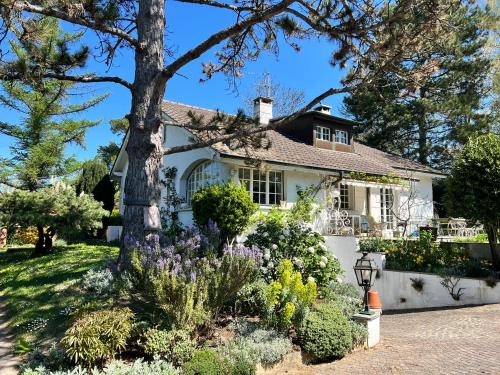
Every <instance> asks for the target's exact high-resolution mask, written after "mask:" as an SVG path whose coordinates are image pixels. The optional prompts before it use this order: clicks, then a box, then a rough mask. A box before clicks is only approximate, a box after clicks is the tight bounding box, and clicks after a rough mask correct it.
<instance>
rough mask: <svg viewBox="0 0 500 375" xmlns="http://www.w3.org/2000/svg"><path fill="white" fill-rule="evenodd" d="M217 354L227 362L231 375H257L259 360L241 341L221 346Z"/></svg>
mask: <svg viewBox="0 0 500 375" xmlns="http://www.w3.org/2000/svg"><path fill="white" fill-rule="evenodd" d="M217 352H218V353H219V354H220V355H221V356H222V357H223V358H224V359H225V360H226V362H227V365H228V368H229V371H228V372H229V373H230V374H231V375H255V373H256V372H257V366H256V363H257V359H256V358H255V353H253V352H251V351H250V350H249V348H248V347H247V346H246V345H244V343H241V342H239V341H231V342H229V343H227V344H226V345H222V346H219V347H218V348H217Z"/></svg>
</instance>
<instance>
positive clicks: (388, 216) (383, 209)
mask: <svg viewBox="0 0 500 375" xmlns="http://www.w3.org/2000/svg"><path fill="white" fill-rule="evenodd" d="M393 204H394V196H393V194H392V190H391V189H387V188H381V189H380V218H381V220H382V223H386V224H387V229H392V228H394V216H393V214H392V206H393Z"/></svg>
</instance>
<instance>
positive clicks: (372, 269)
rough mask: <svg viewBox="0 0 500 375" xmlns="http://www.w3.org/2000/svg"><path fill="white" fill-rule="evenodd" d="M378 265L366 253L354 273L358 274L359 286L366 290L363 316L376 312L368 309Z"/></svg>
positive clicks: (355, 267)
mask: <svg viewBox="0 0 500 375" xmlns="http://www.w3.org/2000/svg"><path fill="white" fill-rule="evenodd" d="M377 270H378V268H377V265H376V264H375V261H374V260H373V259H372V258H369V257H368V253H367V252H364V253H363V256H362V257H361V258H359V259H358V260H357V261H356V265H355V266H354V273H355V274H356V279H357V281H358V285H359V286H360V287H362V288H363V289H364V290H365V298H364V303H365V310H364V311H362V312H361V314H366V315H373V314H374V312H373V311H371V310H370V308H369V307H368V290H369V289H370V287H371V286H372V285H373V283H374V282H375V276H376V275H377Z"/></svg>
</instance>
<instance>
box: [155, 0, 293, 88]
mask: <svg viewBox="0 0 500 375" xmlns="http://www.w3.org/2000/svg"><path fill="white" fill-rule="evenodd" d="M201 1H207V0H201ZM295 1H296V0H283V1H281V2H280V3H278V4H276V5H273V6H271V7H268V8H266V9H265V10H263V11H258V12H256V13H255V14H254V15H253V16H251V17H248V18H246V19H245V20H243V21H242V22H239V23H236V24H234V25H232V26H230V27H228V28H226V29H224V30H221V31H219V32H217V33H215V34H213V35H212V36H210V37H208V38H207V39H206V40H205V41H204V42H202V43H200V44H199V45H197V46H196V47H194V48H193V49H191V50H189V51H188V52H186V53H185V54H184V55H182V56H180V57H179V58H178V59H177V60H175V61H173V62H172V63H171V64H170V65H168V66H167V67H166V68H165V69H164V70H163V76H164V78H165V79H170V78H171V77H172V76H173V75H174V74H175V73H176V72H177V70H179V69H180V68H182V67H183V66H184V65H186V64H187V63H189V62H191V61H192V60H195V59H197V58H198V57H200V56H201V55H202V54H203V53H204V52H206V51H208V50H209V49H210V48H212V47H214V46H216V45H217V44H219V43H220V42H222V41H224V40H226V39H227V38H229V37H231V36H233V35H236V34H238V33H239V32H241V31H243V30H245V29H246V28H248V27H250V26H252V25H255V24H257V23H259V22H262V21H265V20H268V19H270V18H271V17H273V16H276V15H278V14H280V13H281V12H283V11H284V10H285V9H286V8H287V7H288V6H290V5H291V4H293V3H294V2H295Z"/></svg>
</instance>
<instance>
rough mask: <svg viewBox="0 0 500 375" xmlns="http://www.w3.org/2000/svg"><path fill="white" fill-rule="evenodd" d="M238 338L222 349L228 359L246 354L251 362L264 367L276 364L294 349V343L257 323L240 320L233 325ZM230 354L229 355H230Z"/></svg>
mask: <svg viewBox="0 0 500 375" xmlns="http://www.w3.org/2000/svg"><path fill="white" fill-rule="evenodd" d="M231 328H233V329H234V331H235V332H236V338H235V339H234V340H233V341H231V342H229V343H228V344H227V345H225V346H223V347H222V348H221V350H222V352H223V353H225V354H226V357H228V358H231V356H234V355H236V354H237V353H241V355H237V357H241V356H243V355H244V354H245V353H246V354H247V357H249V360H252V361H253V362H254V363H261V364H264V365H270V364H275V363H277V362H279V361H281V360H282V359H283V357H284V356H285V355H286V354H288V353H290V352H291V351H292V349H293V347H292V341H291V339H290V338H288V337H286V336H285V335H283V334H281V333H279V332H277V331H276V330H274V329H270V328H264V327H262V326H260V325H259V324H257V323H255V322H249V321H246V320H242V319H238V320H236V321H235V322H233V323H232V324H231ZM228 353H229V354H228Z"/></svg>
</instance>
